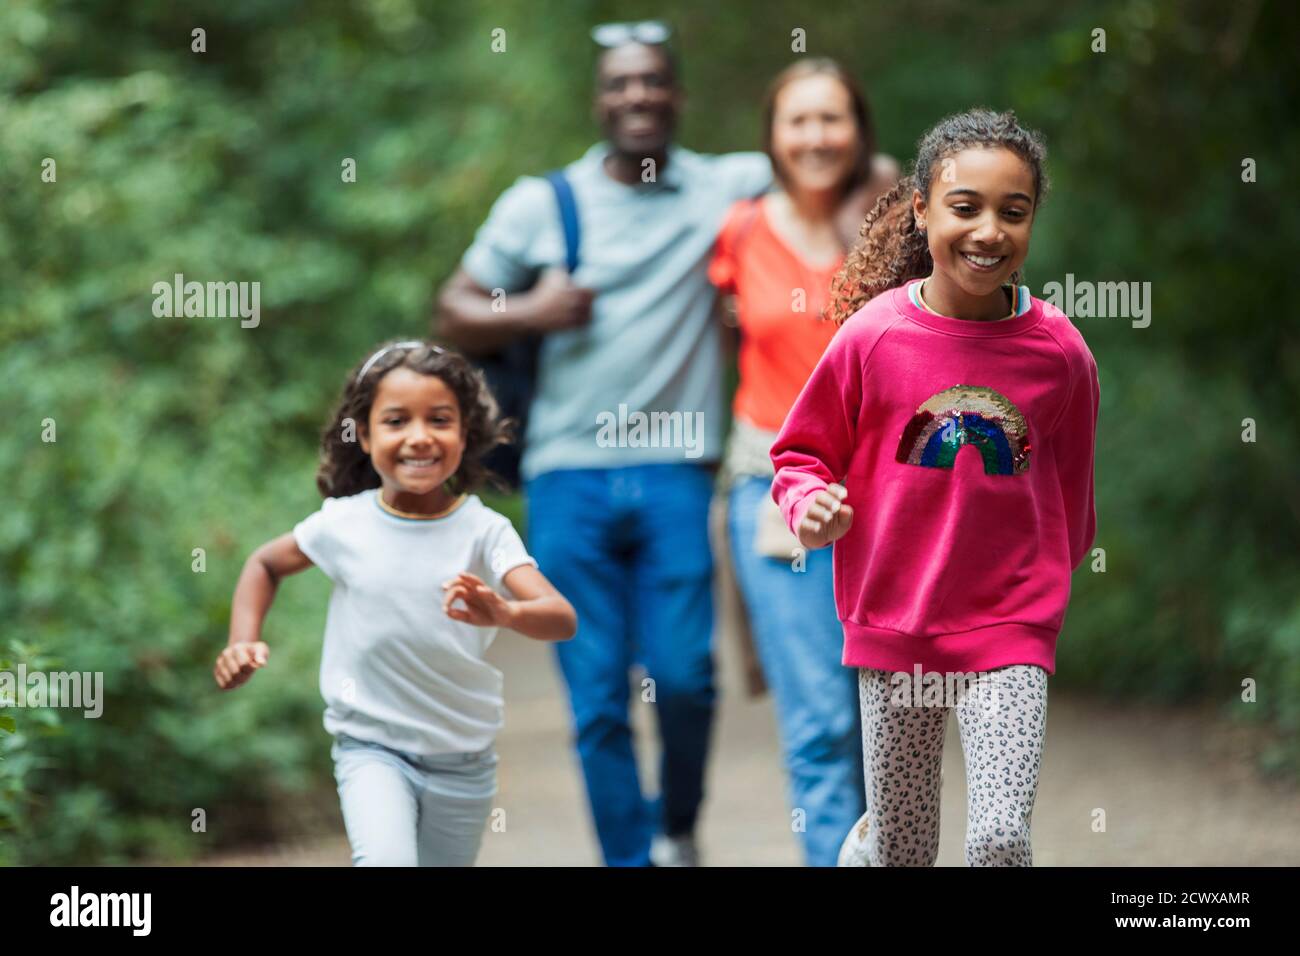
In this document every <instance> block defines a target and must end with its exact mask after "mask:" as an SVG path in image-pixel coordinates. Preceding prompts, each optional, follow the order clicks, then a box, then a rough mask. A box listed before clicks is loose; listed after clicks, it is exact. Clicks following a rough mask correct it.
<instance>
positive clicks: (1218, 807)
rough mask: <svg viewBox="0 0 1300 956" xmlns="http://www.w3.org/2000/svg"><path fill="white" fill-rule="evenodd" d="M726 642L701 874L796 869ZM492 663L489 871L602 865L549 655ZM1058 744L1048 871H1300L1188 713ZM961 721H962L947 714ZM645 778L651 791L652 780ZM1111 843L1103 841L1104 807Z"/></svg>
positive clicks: (502, 650)
mask: <svg viewBox="0 0 1300 956" xmlns="http://www.w3.org/2000/svg"><path fill="white" fill-rule="evenodd" d="M731 650H732V648H731V647H730V643H729V642H728V641H723V642H721V646H720V648H719V652H720V653H719V657H720V661H719V672H720V678H721V695H720V712H719V716H718V724H717V727H716V730H715V736H714V749H713V757H712V761H711V763H710V769H709V786H708V796H707V801H706V805H705V810H704V815H703V819H702V823H701V831H700V832H701V839H702V850H703V856H704V862H705V864H706V865H715V866H782V865H794V864H798V863H799V862H800V856H799V852H798V848H797V845H796V843H795V837H794V834H793V833H792V832H791V829H790V811H789V809H788V808H787V806H786V803H785V796H784V786H785V781H784V778H783V775H782V772H781V765H780V756H779V753H778V749H777V741H776V725H775V721H774V719H773V714H772V707H771V702H770V700H768V699H767V698H763V699H759V700H749V699H746V698H745V697H744V695H743V692H742V691H741V689H740V686H739V681H738V672H737V669H736V665H735V661H734V654H732V653H731ZM492 657H493V659H494V661H495V662H496V664H497V666H499V667H501V668H502V669H503V670H504V671H505V674H506V701H507V702H506V726H505V730H504V731H503V732H502V734H501V736H500V738H499V739H498V750H499V752H500V755H501V765H500V795H499V798H498V799H499V804H498V805H499V806H500V807H501V808H502V809H503V810H504V811H505V817H504V822H505V828H504V830H503V831H500V832H493V831H491V830H489V832H488V833H487V834H486V835H485V836H484V839H483V849H482V853H481V854H480V857H479V865H481V866H510V865H531V864H547V865H558V866H591V865H595V864H597V863H599V856H598V853H597V850H596V846H595V842H594V837H593V835H592V833H591V831H590V827H589V824H588V821H587V811H586V806H585V797H584V795H583V792H582V788H581V782H580V778H579V773H578V768H577V764H576V761H575V758H574V757H573V756H572V754H571V751H570V748H569V743H568V734H569V730H568V715H567V711H566V707H565V705H564V702H563V696H562V695H563V691H562V687H561V685H560V680H559V673H558V671H557V670H556V668H555V665H554V663H553V652H552V651H551V650H550V649H549V648H547V647H544V646H542V645H538V644H535V643H533V642H531V641H527V640H525V639H523V638H518V637H513V636H510V635H507V636H503V637H502V639H501V640H500V641H498V643H497V645H496V646H495V647H494V648H493V653H492ZM1049 701H1050V703H1049V708H1048V723H1047V746H1046V751H1045V754H1044V762H1043V768H1042V774H1041V778H1040V783H1039V791H1038V798H1037V802H1036V804H1035V809H1034V821H1033V833H1034V857H1035V864H1036V865H1040V866H1062V865H1082V866H1099V865H1105V866H1133V865H1165V866H1228V865H1297V864H1300V793H1297V792H1296V791H1295V790H1291V789H1285V788H1282V787H1279V786H1275V785H1271V784H1268V783H1265V782H1263V781H1261V780H1260V779H1259V778H1258V777H1257V775H1256V774H1255V773H1254V772H1253V770H1252V769H1251V766H1250V762H1249V760H1248V759H1246V757H1245V756H1244V755H1243V754H1242V753H1241V748H1239V747H1235V746H1234V744H1233V741H1234V739H1235V738H1236V736H1237V735H1236V734H1235V733H1234V732H1233V731H1231V730H1230V729H1228V728H1226V727H1225V726H1224V725H1223V724H1222V723H1221V722H1219V721H1214V720H1211V719H1209V718H1207V717H1205V716H1204V715H1201V714H1197V713H1194V712H1190V711H1170V710H1166V709H1155V708H1147V707H1135V706H1115V705H1111V704H1107V703H1103V702H1099V701H1093V700H1088V699H1083V698H1079V697H1071V696H1068V695H1066V694H1064V693H1060V694H1051V695H1050V697H1049ZM651 706H653V705H650V704H640V703H637V704H636V705H634V711H633V720H634V724H635V725H636V727H637V729H638V745H639V753H640V756H641V763H642V768H643V772H644V773H646V774H647V775H649V774H650V773H651V772H652V769H651V768H652V766H653V764H652V763H651V760H652V751H651V749H650V746H649V740H650V734H649V731H650V729H651V727H652V722H653V715H652V714H651V713H650V711H649V708H650V707H651ZM950 720H951V718H950ZM946 745H947V752H946V754H945V758H944V767H945V786H944V793H943V829H942V833H941V839H940V850H939V865H941V866H961V865H964V858H963V853H962V838H963V831H964V829H965V821H966V792H965V790H966V788H965V781H964V778H963V767H962V756H961V744H960V741H959V739H958V734H957V729H956V726H955V725H954V724H952V723H951V722H950V723H949V727H948V734H947V742H946ZM645 779H649V776H647V777H646V778H645ZM1096 808H1101V809H1104V810H1105V814H1106V831H1105V832H1104V833H1095V832H1093V829H1092V823H1093V817H1094V809H1096ZM348 862H349V852H348V845H347V840H346V838H345V837H344V835H343V824H342V818H341V817H339V819H338V830H337V833H336V834H335V835H332V836H326V837H323V838H321V839H319V840H316V841H312V842H309V843H305V844H300V845H295V846H284V847H278V848H274V849H267V850H265V851H259V852H256V853H230V854H222V855H220V856H216V857H212V858H209V859H206V860H203V861H202V864H204V865H221V866H343V865H347V864H348Z"/></svg>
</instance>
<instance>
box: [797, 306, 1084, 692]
mask: <svg viewBox="0 0 1300 956" xmlns="http://www.w3.org/2000/svg"><path fill="white" fill-rule="evenodd" d="M1098 396H1099V390H1098V384H1097V364H1096V362H1095V361H1094V360H1093V357H1092V353H1091V352H1089V351H1088V347H1087V345H1085V344H1084V341H1083V337H1082V336H1081V335H1080V334H1079V332H1078V331H1077V330H1076V329H1075V328H1074V326H1073V325H1071V324H1070V320H1069V318H1067V317H1066V315H1065V314H1064V313H1063V312H1061V311H1060V310H1059V309H1057V308H1055V307H1054V306H1052V305H1050V304H1048V303H1046V302H1044V301H1042V300H1041V299H1037V298H1035V299H1033V300H1032V302H1031V305H1030V307H1029V309H1028V311H1026V312H1024V313H1022V314H1021V315H1018V316H1016V317H1014V318H1008V319H1003V320H1001V321H998V322H971V321H965V320H962V319H951V318H944V317H942V316H937V315H933V314H931V313H929V312H927V311H925V310H924V309H922V308H920V307H918V306H917V305H915V304H913V302H912V300H911V298H910V297H909V295H908V291H907V287H906V286H900V287H899V288H896V289H891V290H889V291H888V292H885V293H883V294H881V295H879V296H877V297H876V298H874V299H872V300H871V301H870V302H868V303H867V304H866V305H865V306H864V307H863V308H862V309H861V310H859V311H858V312H857V313H855V314H854V315H853V316H852V317H851V318H850V319H849V320H848V321H847V322H845V323H844V326H843V327H842V328H841V329H840V330H839V332H838V333H836V335H835V337H834V338H833V339H832V340H831V344H830V347H829V348H828V349H827V350H826V352H825V354H824V355H823V356H822V358H821V361H819V362H818V363H817V367H816V369H814V371H813V373H812V377H811V378H810V379H809V380H808V383H807V384H806V385H805V386H804V389H803V391H802V392H800V394H799V398H798V400H797V401H796V402H795V405H794V408H792V409H791V410H790V414H789V416H787V418H786V420H785V425H784V427H783V428H782V429H781V433H780V435H779V437H778V438H777V441H776V444H775V445H773V446H772V462H773V464H774V465H775V466H776V480H775V481H774V482H773V485H772V496H773V497H774V498H775V499H776V502H777V504H779V505H780V506H781V511H782V513H783V514H784V515H785V519H786V522H787V523H788V524H789V525H790V528H791V530H794V529H797V528H798V526H799V523H800V522H801V521H802V520H803V517H804V514H805V513H806V512H807V510H808V507H809V506H810V505H811V504H812V500H813V496H814V494H815V493H816V492H818V491H821V490H822V489H824V488H825V487H826V486H827V485H828V484H830V483H832V482H839V483H840V484H842V485H844V486H845V487H846V488H847V489H848V498H847V499H846V501H847V503H848V504H850V505H852V506H853V509H854V517H853V525H852V526H851V527H850V528H849V531H848V533H847V534H845V535H844V537H842V538H840V539H839V540H838V541H837V542H835V544H834V549H835V561H834V564H835V603H836V606H837V608H838V611H839V616H840V620H841V621H842V622H843V624H844V658H843V660H844V663H845V664H846V665H850V666H854V667H871V668H876V669H878V670H888V671H908V672H912V671H913V670H914V668H915V666H916V665H918V664H919V665H920V666H921V669H922V670H923V671H925V672H940V673H944V672H955V671H962V672H967V673H969V672H974V671H984V670H991V669H993V668H996V667H1004V666H1007V665H1010V664H1036V665H1038V666H1039V667H1042V668H1044V669H1045V670H1046V671H1047V672H1048V673H1049V674H1050V673H1053V672H1054V670H1055V667H1056V638H1057V635H1058V634H1059V633H1060V630H1061V624H1062V622H1063V621H1064V619H1065V609H1066V605H1067V604H1068V603H1069V599H1070V573H1071V571H1072V570H1073V569H1074V568H1077V567H1078V566H1079V565H1080V564H1081V563H1082V562H1083V559H1084V558H1085V557H1086V556H1087V554H1088V550H1089V548H1090V547H1091V546H1092V541H1093V537H1094V535H1095V532H1096V515H1095V511H1094V507H1093V480H1092V459H1093V439H1094V436H1095V433H1096V426H1097V401H1098ZM967 446H970V447H969V448H968V447H967Z"/></svg>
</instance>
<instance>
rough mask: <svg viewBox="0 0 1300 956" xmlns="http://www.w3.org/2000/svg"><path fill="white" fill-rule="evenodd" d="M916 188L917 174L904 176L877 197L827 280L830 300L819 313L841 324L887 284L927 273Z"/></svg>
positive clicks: (926, 249) (929, 264)
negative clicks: (841, 262)
mask: <svg viewBox="0 0 1300 956" xmlns="http://www.w3.org/2000/svg"><path fill="white" fill-rule="evenodd" d="M915 188H916V180H915V178H914V177H912V176H905V177H903V178H902V179H900V180H899V181H898V183H897V184H896V185H895V186H894V188H893V189H890V190H889V191H888V192H886V193H884V194H883V195H881V197H880V198H879V199H877V200H876V204H875V206H873V207H872V209H871V212H869V213H867V218H866V219H865V220H863V223H862V231H861V232H859V234H858V241H857V243H856V244H854V246H853V248H852V249H850V250H849V253H848V255H847V256H845V258H844V265H843V266H841V267H840V271H839V272H838V273H836V275H835V278H834V279H833V280H832V281H831V299H830V302H829V304H828V305H827V306H826V310H825V311H824V312H823V313H822V315H823V317H824V318H827V319H830V320H831V321H832V322H834V323H835V324H836V325H843V324H844V322H845V320H846V319H848V317H849V316H851V315H852V314H853V313H854V312H856V311H858V309H860V308H862V307H863V306H864V305H866V304H867V303H868V302H870V301H871V300H872V299H874V298H875V297H876V296H878V295H880V293H882V292H884V291H885V290H886V289H892V288H894V286H897V285H901V284H902V283H904V282H906V281H907V280H908V279H921V278H924V277H925V276H928V275H929V274H930V269H931V267H932V266H933V263H932V262H931V260H930V249H929V246H928V245H927V244H926V241H925V233H924V232H922V231H921V230H920V229H917V228H916V217H915V216H914V215H913V214H912V190H913V189H915Z"/></svg>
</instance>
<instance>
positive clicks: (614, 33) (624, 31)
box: [591, 20, 673, 49]
mask: <svg viewBox="0 0 1300 956" xmlns="http://www.w3.org/2000/svg"><path fill="white" fill-rule="evenodd" d="M672 35H673V31H672V30H670V29H669V27H668V24H666V23H664V22H663V21H662V20H642V21H640V22H639V23H602V24H600V26H596V27H592V28H591V38H592V39H593V40H595V41H596V43H597V44H598V45H600V46H603V47H605V48H606V49H613V48H614V47H619V46H623V45H624V44H625V43H645V44H648V45H650V46H654V45H656V44H659V43H667V42H668V39H669V37H671V36H672Z"/></svg>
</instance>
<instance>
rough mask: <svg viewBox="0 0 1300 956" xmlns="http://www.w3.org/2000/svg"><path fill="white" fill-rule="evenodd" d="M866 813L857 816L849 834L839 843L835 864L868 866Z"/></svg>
mask: <svg viewBox="0 0 1300 956" xmlns="http://www.w3.org/2000/svg"><path fill="white" fill-rule="evenodd" d="M869 822H870V821H868V820H867V814H865V813H864V814H862V816H860V817H858V822H857V823H855V824H853V828H852V829H851V830H849V835H848V836H846V837H845V838H844V842H843V843H842V844H840V855H839V859H838V860H837V861H836V863H835V865H836V866H870V865H871V858H870V857H869V856H867V825H868V823H869Z"/></svg>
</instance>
